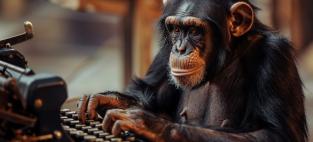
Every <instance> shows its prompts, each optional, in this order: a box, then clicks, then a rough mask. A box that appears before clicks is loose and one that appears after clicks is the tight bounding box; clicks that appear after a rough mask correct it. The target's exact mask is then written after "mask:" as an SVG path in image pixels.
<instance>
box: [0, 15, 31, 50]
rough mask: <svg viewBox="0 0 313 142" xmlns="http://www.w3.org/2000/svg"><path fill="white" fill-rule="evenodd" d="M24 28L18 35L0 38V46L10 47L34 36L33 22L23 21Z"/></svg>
mask: <svg viewBox="0 0 313 142" xmlns="http://www.w3.org/2000/svg"><path fill="white" fill-rule="evenodd" d="M24 29H25V32H24V33H22V34H20V35H17V36H13V37H11V38H8V39H4V40H1V41H0V47H1V48H4V47H11V46H12V45H15V44H18V43H21V42H24V41H26V40H29V39H32V38H33V37H34V35H33V24H32V23H31V22H29V21H26V22H24Z"/></svg>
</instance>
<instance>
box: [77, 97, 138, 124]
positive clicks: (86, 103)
mask: <svg viewBox="0 0 313 142" xmlns="http://www.w3.org/2000/svg"><path fill="white" fill-rule="evenodd" d="M132 103H133V100H128V99H126V98H125V97H121V96H118V95H116V94H113V93H112V94H105V95H104V94H95V95H90V96H86V95H85V96H83V97H82V98H81V99H80V100H79V103H78V109H79V110H78V114H79V115H78V117H79V120H81V121H82V122H83V123H84V122H85V120H86V117H87V114H88V119H96V118H97V116H98V115H97V110H99V109H100V108H106V109H112V108H122V109H125V108H128V107H129V106H130V105H131V104H132Z"/></svg>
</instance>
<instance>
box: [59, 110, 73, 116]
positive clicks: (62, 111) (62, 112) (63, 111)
mask: <svg viewBox="0 0 313 142" xmlns="http://www.w3.org/2000/svg"><path fill="white" fill-rule="evenodd" d="M68 111H71V110H70V109H62V110H61V111H60V113H61V114H62V115H65V112H68Z"/></svg>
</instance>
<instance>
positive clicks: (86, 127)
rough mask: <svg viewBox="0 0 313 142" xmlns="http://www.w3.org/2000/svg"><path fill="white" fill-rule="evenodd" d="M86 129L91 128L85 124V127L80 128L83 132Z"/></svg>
mask: <svg viewBox="0 0 313 142" xmlns="http://www.w3.org/2000/svg"><path fill="white" fill-rule="evenodd" d="M88 129H91V127H90V126H85V127H82V129H81V130H82V131H84V132H87V130H88Z"/></svg>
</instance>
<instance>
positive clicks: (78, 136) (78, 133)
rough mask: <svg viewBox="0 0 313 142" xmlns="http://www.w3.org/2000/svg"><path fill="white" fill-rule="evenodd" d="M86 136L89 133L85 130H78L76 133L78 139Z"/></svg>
mask: <svg viewBox="0 0 313 142" xmlns="http://www.w3.org/2000/svg"><path fill="white" fill-rule="evenodd" d="M84 136H87V134H86V133H84V132H83V131H77V132H76V135H75V137H76V139H81V140H82V139H83V138H84Z"/></svg>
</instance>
